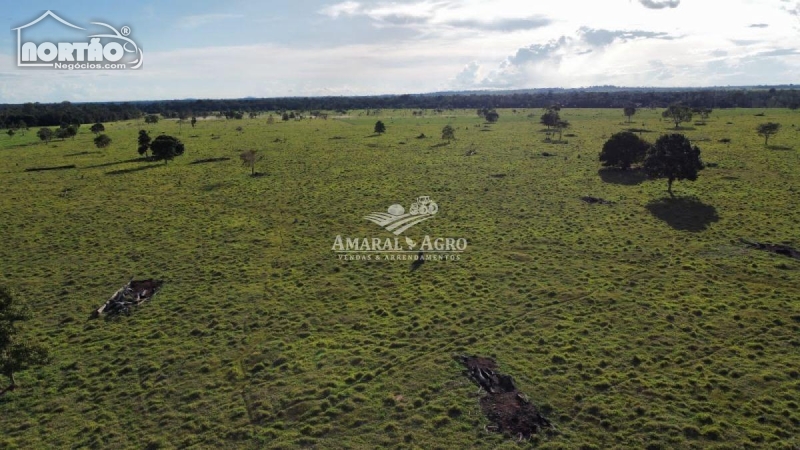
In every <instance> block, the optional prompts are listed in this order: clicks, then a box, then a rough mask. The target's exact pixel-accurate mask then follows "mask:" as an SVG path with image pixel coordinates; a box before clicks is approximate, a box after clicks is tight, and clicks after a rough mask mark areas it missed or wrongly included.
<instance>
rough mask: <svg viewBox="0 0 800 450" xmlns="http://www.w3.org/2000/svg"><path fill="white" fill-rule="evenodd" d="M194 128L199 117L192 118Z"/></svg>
mask: <svg viewBox="0 0 800 450" xmlns="http://www.w3.org/2000/svg"><path fill="white" fill-rule="evenodd" d="M191 123H192V128H194V126H195V124H196V123H197V117H195V116H192V122H191Z"/></svg>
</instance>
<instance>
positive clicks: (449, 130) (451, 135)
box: [442, 125, 456, 144]
mask: <svg viewBox="0 0 800 450" xmlns="http://www.w3.org/2000/svg"><path fill="white" fill-rule="evenodd" d="M455 138H456V130H454V129H453V127H452V126H450V125H445V127H444V128H442V140H446V141H447V143H448V144H449V143H450V141H451V140H454V139H455Z"/></svg>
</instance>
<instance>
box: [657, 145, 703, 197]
mask: <svg viewBox="0 0 800 450" xmlns="http://www.w3.org/2000/svg"><path fill="white" fill-rule="evenodd" d="M703 168H704V166H703V161H702V160H701V159H700V149H699V148H697V146H696V145H695V146H692V143H691V142H690V141H689V139H688V138H687V137H686V136H684V135H682V134H678V133H674V134H665V135H663V136H661V137H660V138H658V140H656V142H655V144H653V146H652V147H650V148H649V149H648V150H647V155H646V156H645V159H644V169H645V171H646V172H647V175H648V176H649V177H650V178H666V179H667V192H669V195H671V196H674V194H673V193H672V183H673V182H674V181H675V180H689V181H694V180H696V179H697V174H698V172H699V171H700V170H702V169H703Z"/></svg>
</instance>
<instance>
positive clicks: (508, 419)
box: [455, 355, 554, 440]
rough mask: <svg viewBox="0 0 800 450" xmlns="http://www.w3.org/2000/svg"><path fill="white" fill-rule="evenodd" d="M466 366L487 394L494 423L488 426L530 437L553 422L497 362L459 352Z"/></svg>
mask: <svg viewBox="0 0 800 450" xmlns="http://www.w3.org/2000/svg"><path fill="white" fill-rule="evenodd" d="M455 359H456V361H458V362H459V363H461V364H462V365H463V366H464V367H466V370H464V372H463V374H464V376H466V377H467V378H469V379H470V380H472V382H473V383H475V384H477V385H478V386H479V387H480V388H481V389H482V390H484V391H486V395H484V396H483V397H481V399H480V405H481V411H483V414H484V415H486V418H487V419H489V420H490V421H491V422H492V423H493V425H492V426H490V427H487V429H492V430H494V431H497V432H498V433H503V434H505V435H507V436H509V437H514V438H517V439H520V440H521V439H530V437H531V436H533V435H534V434H537V433H540V432H541V431H542V430H544V429H547V428H549V429H553V428H554V427H553V425H552V424H551V423H550V421H549V420H547V419H546V418H545V417H544V416H543V415H542V414H541V413H540V412H539V409H538V408H537V407H536V406H535V405H534V404H533V403H531V402H530V401H529V400H528V398H527V396H525V394H523V393H521V392H519V391H518V390H517V388H516V386H514V379H513V378H512V377H511V376H510V375H505V374H502V373H500V372H498V371H497V363H496V362H495V361H494V360H493V359H491V358H485V357H480V356H466V355H461V356H456V357H455Z"/></svg>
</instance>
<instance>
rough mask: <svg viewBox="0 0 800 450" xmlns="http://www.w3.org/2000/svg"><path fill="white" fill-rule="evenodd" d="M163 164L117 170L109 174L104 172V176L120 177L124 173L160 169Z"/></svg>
mask: <svg viewBox="0 0 800 450" xmlns="http://www.w3.org/2000/svg"><path fill="white" fill-rule="evenodd" d="M163 165H164V164H148V165H146V166H137V167H131V168H130V169H119V170H112V171H111V172H106V175H122V174H125V173H132V172H140V171H142V170H148V169H152V168H155V167H161V166H163Z"/></svg>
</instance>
